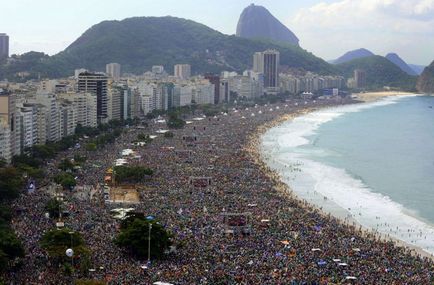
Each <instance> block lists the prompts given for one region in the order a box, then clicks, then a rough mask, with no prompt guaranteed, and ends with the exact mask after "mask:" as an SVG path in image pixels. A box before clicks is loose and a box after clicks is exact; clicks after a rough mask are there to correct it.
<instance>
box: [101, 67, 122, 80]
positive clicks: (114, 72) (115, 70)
mask: <svg viewBox="0 0 434 285" xmlns="http://www.w3.org/2000/svg"><path fill="white" fill-rule="evenodd" d="M105 72H106V73H107V75H108V76H110V77H111V78H113V79H114V80H116V81H117V80H119V79H120V78H121V65H120V64H119V63H109V64H107V65H106V66H105Z"/></svg>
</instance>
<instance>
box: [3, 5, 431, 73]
mask: <svg viewBox="0 0 434 285" xmlns="http://www.w3.org/2000/svg"><path fill="white" fill-rule="evenodd" d="M251 3H255V4H256V5H262V6H264V7H266V8H267V9H268V10H269V11H270V12H271V13H272V14H273V15H274V16H275V17H276V18H278V19H279V20H280V21H281V22H282V23H283V24H285V25H286V26H287V27H288V28H289V29H290V30H292V31H293V32H294V33H295V34H296V35H297V37H298V38H299V39H300V46H301V47H302V48H304V49H306V50H308V51H310V52H312V53H313V54H315V55H316V56H319V57H321V58H323V59H325V60H330V59H335V58H337V57H339V56H341V55H342V54H344V53H345V52H347V51H349V50H354V49H357V48H362V47H363V48H367V49H369V50H371V51H372V52H373V53H375V54H378V55H383V56H384V55H386V54H387V53H389V52H396V53H398V54H399V55H400V56H401V57H402V58H403V59H404V60H405V61H407V63H412V64H421V65H428V64H429V63H431V62H432V61H433V60H434V0H257V1H255V2H252V0H247V1H245V0H73V1H65V0H38V1H35V0H0V33H7V34H8V35H9V37H10V51H11V54H14V53H15V54H21V53H24V52H28V51H31V50H35V51H42V52H45V53H48V54H50V55H52V54H56V53H57V52H60V51H62V50H64V49H65V48H66V47H67V46H68V45H69V44H71V43H72V42H73V41H74V40H75V39H77V38H78V37H79V36H80V35H81V34H83V33H84V32H85V31H86V30H87V29H88V28H90V27H91V26H92V25H95V24H98V23H99V22H101V21H104V20H122V19H124V18H128V17H135V16H167V15H170V16H176V17H181V18H187V19H191V20H194V21H196V22H200V23H202V24H205V25H207V26H209V27H211V28H213V29H215V30H218V31H220V32H222V33H225V34H229V35H232V34H235V31H236V26H237V22H238V18H239V15H240V14H241V12H242V10H243V9H244V8H245V7H247V6H248V5H250V4H251Z"/></svg>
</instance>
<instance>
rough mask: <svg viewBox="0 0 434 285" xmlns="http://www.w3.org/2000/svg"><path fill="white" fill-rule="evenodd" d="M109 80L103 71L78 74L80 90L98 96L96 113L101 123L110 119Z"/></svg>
mask: <svg viewBox="0 0 434 285" xmlns="http://www.w3.org/2000/svg"><path fill="white" fill-rule="evenodd" d="M107 82H108V78H107V76H106V75H105V74H102V73H90V72H84V73H80V74H79V75H78V91H79V92H85V93H91V94H94V95H95V96H96V103H97V104H96V114H97V121H98V123H99V124H100V123H107V122H108V119H109V114H108V96H107Z"/></svg>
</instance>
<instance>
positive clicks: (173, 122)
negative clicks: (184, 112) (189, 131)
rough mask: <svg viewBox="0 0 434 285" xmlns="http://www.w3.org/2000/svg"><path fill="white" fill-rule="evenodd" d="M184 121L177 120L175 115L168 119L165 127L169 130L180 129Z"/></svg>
mask: <svg viewBox="0 0 434 285" xmlns="http://www.w3.org/2000/svg"><path fill="white" fill-rule="evenodd" d="M185 124H186V123H185V121H184V120H182V119H180V118H178V117H177V116H175V115H171V116H170V117H169V121H167V126H168V127H169V128H171V129H182V128H183V127H184V126H185Z"/></svg>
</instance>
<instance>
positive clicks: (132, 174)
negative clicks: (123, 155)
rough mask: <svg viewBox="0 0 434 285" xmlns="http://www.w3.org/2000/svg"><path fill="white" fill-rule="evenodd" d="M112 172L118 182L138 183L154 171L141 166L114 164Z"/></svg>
mask: <svg viewBox="0 0 434 285" xmlns="http://www.w3.org/2000/svg"><path fill="white" fill-rule="evenodd" d="M114 173H115V181H116V182H118V183H123V182H130V183H138V182H140V181H143V180H144V179H145V178H146V176H150V175H152V174H153V173H154V172H153V171H152V169H150V168H146V167H143V166H116V167H114Z"/></svg>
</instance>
